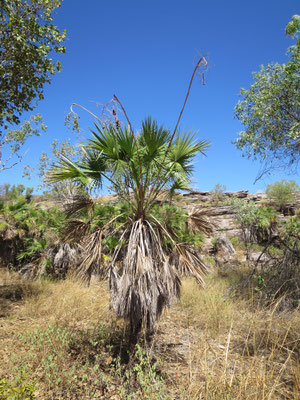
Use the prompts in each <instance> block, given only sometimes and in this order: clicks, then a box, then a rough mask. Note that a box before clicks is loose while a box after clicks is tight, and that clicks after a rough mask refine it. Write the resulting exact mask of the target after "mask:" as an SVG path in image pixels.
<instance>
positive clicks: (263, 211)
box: [226, 198, 277, 243]
mask: <svg viewBox="0 0 300 400" xmlns="http://www.w3.org/2000/svg"><path fill="white" fill-rule="evenodd" d="M226 204H228V205H230V206H231V207H232V208H233V209H234V211H235V213H236V221H237V223H238V225H239V227H240V228H241V230H242V238H243V240H244V242H245V243H249V242H256V243H265V242H268V241H269V240H270V239H271V237H272V235H273V233H274V231H275V228H276V225H277V216H276V213H275V211H274V210H273V209H272V208H270V207H264V206H263V207H260V206H257V205H256V204H255V203H254V201H249V202H248V203H247V202H246V201H244V200H241V199H237V198H233V199H230V200H228V201H227V202H226Z"/></svg>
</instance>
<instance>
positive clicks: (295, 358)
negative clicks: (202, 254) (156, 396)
mask: <svg viewBox="0 0 300 400" xmlns="http://www.w3.org/2000/svg"><path fill="white" fill-rule="evenodd" d="M226 289H227V285H226V281H224V280H222V279H220V278H216V277H211V279H210V282H209V283H208V287H207V289H206V290H204V291H200V290H199V289H198V288H197V287H196V285H195V284H194V282H193V281H189V280H188V281H185V282H184V287H183V296H182V303H181V305H180V306H177V308H176V309H173V310H171V311H169V313H168V315H167V316H166V319H167V320H168V321H169V323H171V322H172V324H174V323H175V324H176V327H175V326H174V329H176V341H177V342H178V343H182V345H181V346H180V347H177V353H178V358H177V359H176V358H175V359H174V354H173V355H172V358H169V356H168V354H167V353H166V352H165V353H164V355H163V356H162V362H163V366H164V367H165V371H167V374H166V379H167V380H169V382H170V384H171V385H172V386H173V385H174V386H175V385H176V384H177V386H178V390H177V391H176V392H177V394H178V395H179V396H181V397H179V398H182V399H186V398H187V399H247V400H248V399H249V400H250V399H251V400H252V399H253V400H254V399H255V400H258V399H259V400H260V399H261V400H263V399H299V390H300V389H299V388H300V386H299V385H300V363H299V361H300V359H299V356H300V315H299V312H298V311H295V312H293V313H289V314H280V313H277V312H276V304H274V306H273V308H272V309H270V310H258V309H255V310H253V305H252V304H251V303H249V302H246V301H241V300H235V301H233V300H230V299H228V297H226V296H225V293H226ZM251 310H252V311H251ZM166 329H167V326H166ZM166 333H167V332H166ZM157 340H158V342H159V340H160V339H159V338H158V339H157ZM174 347H175V346H174ZM182 355H184V358H183V357H182ZM183 361H184V362H183Z"/></svg>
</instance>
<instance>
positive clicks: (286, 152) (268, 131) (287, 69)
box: [235, 15, 300, 172]
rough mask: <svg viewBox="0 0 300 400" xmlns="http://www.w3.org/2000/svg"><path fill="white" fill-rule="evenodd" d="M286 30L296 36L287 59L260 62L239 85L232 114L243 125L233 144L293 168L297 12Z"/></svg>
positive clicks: (298, 84) (299, 47)
mask: <svg viewBox="0 0 300 400" xmlns="http://www.w3.org/2000/svg"><path fill="white" fill-rule="evenodd" d="M286 34H287V35H288V36H291V37H292V38H294V39H296V43H295V44H294V45H293V46H291V47H290V48H289V49H288V52H287V55H288V56H289V61H288V62H287V63H285V64H279V63H271V64H268V65H267V66H261V69H260V71H259V72H257V73H255V74H254V83H253V84H252V85H251V86H250V88H249V89H248V90H246V89H242V90H241V92H240V95H241V97H242V99H241V100H240V101H239V102H238V103H237V105H236V107H235V116H236V118H238V119H239V120H240V121H241V122H242V123H243V125H245V127H246V129H245V131H243V132H240V134H239V137H238V139H237V140H236V141H235V145H236V147H237V148H238V149H240V150H242V151H243V152H244V155H246V156H247V157H248V158H252V159H259V160H260V161H262V162H263V163H264V166H265V168H264V172H266V171H269V170H270V169H272V168H274V167H280V168H282V167H283V168H287V167H288V168H290V167H292V166H295V167H296V168H297V161H298V159H299V154H300V16H299V15H294V16H293V18H292V20H291V21H290V22H289V23H288V24H287V26H286Z"/></svg>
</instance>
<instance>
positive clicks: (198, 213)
mask: <svg viewBox="0 0 300 400" xmlns="http://www.w3.org/2000/svg"><path fill="white" fill-rule="evenodd" d="M187 224H188V229H189V230H190V231H191V232H195V233H196V232H199V231H200V232H203V233H205V234H206V235H208V236H209V235H211V234H212V233H213V231H214V229H215V227H216V226H215V224H214V223H213V222H212V221H211V220H209V212H208V210H207V209H206V208H202V209H193V210H192V211H191V212H190V213H189V217H188V220H187Z"/></svg>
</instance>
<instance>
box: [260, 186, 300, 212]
mask: <svg viewBox="0 0 300 400" xmlns="http://www.w3.org/2000/svg"><path fill="white" fill-rule="evenodd" d="M298 190H300V187H299V186H298V185H297V184H296V182H295V181H287V180H285V179H282V180H281V181H280V182H275V183H273V184H271V185H268V186H267V189H266V194H267V196H268V197H269V199H270V200H271V201H272V202H273V203H274V205H275V206H278V207H280V208H282V207H284V206H285V205H287V204H288V203H292V202H294V201H295V195H294V193H295V192H296V191H298Z"/></svg>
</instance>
